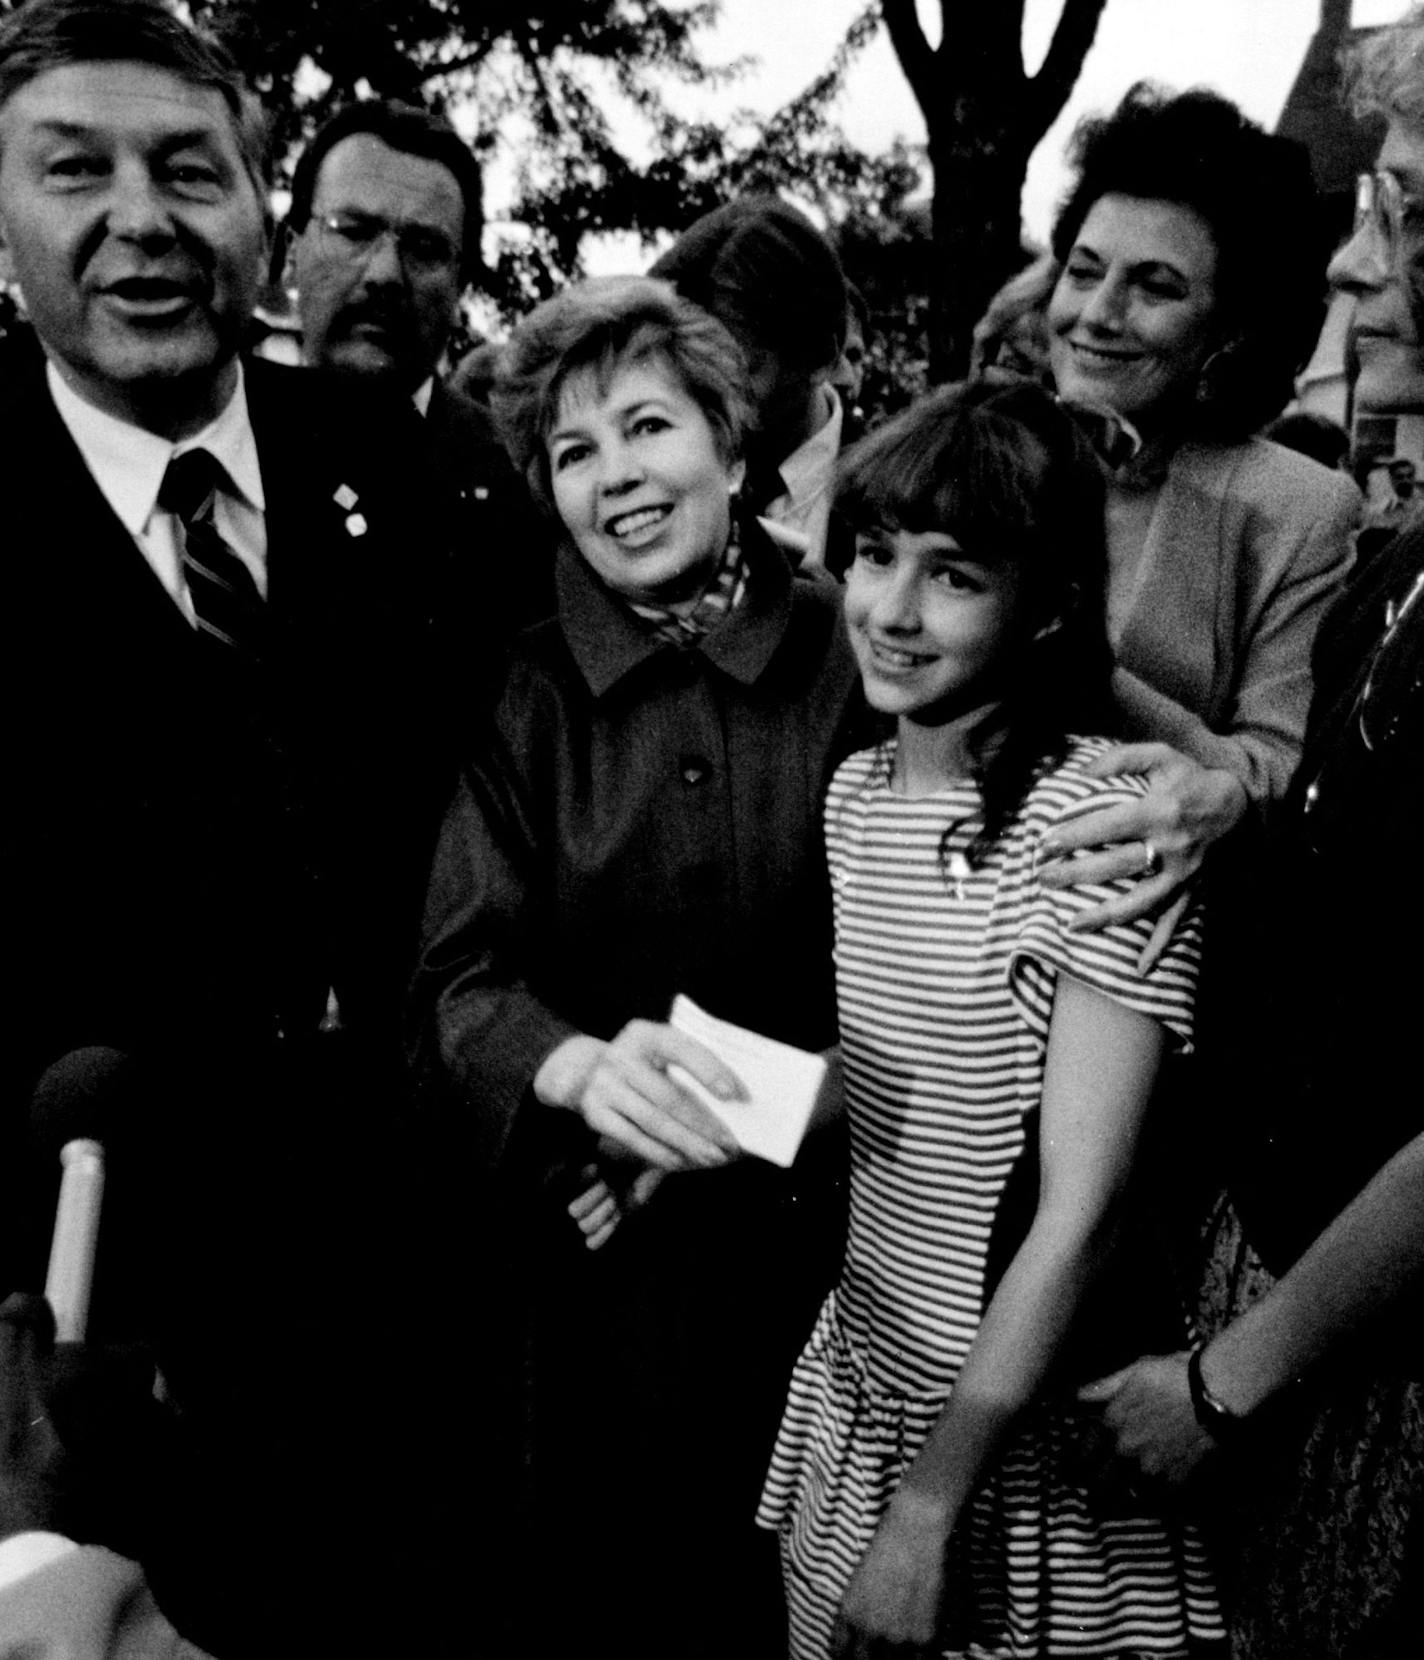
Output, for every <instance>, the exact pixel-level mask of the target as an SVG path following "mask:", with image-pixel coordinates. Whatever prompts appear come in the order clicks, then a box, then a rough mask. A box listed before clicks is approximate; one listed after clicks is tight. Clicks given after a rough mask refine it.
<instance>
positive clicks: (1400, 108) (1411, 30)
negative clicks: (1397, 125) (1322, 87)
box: [1341, 5, 1424, 128]
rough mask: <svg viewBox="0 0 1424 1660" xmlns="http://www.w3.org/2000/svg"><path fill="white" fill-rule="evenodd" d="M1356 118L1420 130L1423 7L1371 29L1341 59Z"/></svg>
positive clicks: (1423, 73) (1423, 85) (1422, 111)
mask: <svg viewBox="0 0 1424 1660" xmlns="http://www.w3.org/2000/svg"><path fill="white" fill-rule="evenodd" d="M1341 65H1342V67H1343V69H1344V73H1345V90H1346V93H1347V95H1348V97H1349V100H1350V108H1351V110H1352V111H1353V112H1354V113H1355V115H1357V116H1368V115H1383V116H1387V117H1395V118H1397V119H1399V120H1401V121H1407V122H1408V123H1409V125H1410V126H1413V127H1420V128H1424V5H1416V6H1415V7H1413V9H1412V10H1411V11H1409V12H1408V13H1407V14H1406V15H1405V16H1404V17H1402V18H1400V20H1399V21H1398V22H1397V23H1390V24H1386V25H1385V26H1384V27H1383V28H1380V29H1372V30H1371V31H1370V32H1369V34H1367V35H1365V36H1364V37H1363V39H1361V40H1359V41H1357V42H1356V43H1355V45H1353V46H1351V47H1349V48H1348V49H1347V50H1346V51H1345V52H1344V53H1343V54H1342V57H1341Z"/></svg>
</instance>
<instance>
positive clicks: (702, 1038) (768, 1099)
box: [668, 995, 826, 1166]
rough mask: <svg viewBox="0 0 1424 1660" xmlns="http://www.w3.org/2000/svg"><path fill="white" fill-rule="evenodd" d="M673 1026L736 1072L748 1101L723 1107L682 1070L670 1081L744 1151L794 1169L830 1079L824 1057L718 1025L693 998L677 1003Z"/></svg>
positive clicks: (672, 1074) (726, 1103) (671, 1017)
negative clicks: (819, 1096) (711, 1114)
mask: <svg viewBox="0 0 1424 1660" xmlns="http://www.w3.org/2000/svg"><path fill="white" fill-rule="evenodd" d="M668 1021H669V1024H670V1025H673V1026H676V1027H677V1029H678V1030H679V1031H680V1032H686V1033H687V1034H688V1036H689V1037H695V1038H696V1039H697V1041H698V1042H699V1043H701V1044H705V1045H706V1047H707V1048H708V1049H710V1050H711V1051H712V1053H713V1054H714V1055H715V1056H716V1057H717V1059H718V1060H719V1061H721V1062H722V1063H723V1064H724V1065H725V1066H727V1067H729V1068H730V1069H731V1070H732V1071H733V1072H735V1073H736V1075H737V1076H738V1077H739V1078H740V1079H741V1081H742V1083H743V1085H744V1086H745V1087H746V1091H747V1097H748V1098H747V1100H745V1101H721V1100H719V1099H718V1098H717V1097H716V1096H715V1095H713V1094H712V1092H711V1091H710V1090H707V1089H704V1088H703V1087H702V1085H701V1084H699V1083H698V1082H697V1080H696V1079H695V1078H693V1077H691V1076H690V1075H689V1074H688V1073H687V1072H686V1071H685V1070H684V1069H683V1068H682V1067H680V1066H676V1065H673V1066H670V1067H668V1077H669V1078H671V1079H672V1080H673V1082H674V1083H676V1084H677V1085H678V1086H679V1087H680V1088H682V1089H685V1090H686V1091H687V1093H688V1094H689V1095H695V1096H696V1097H697V1099H698V1100H699V1101H701V1102H702V1104H703V1105H704V1106H705V1107H706V1108H707V1109H708V1110H709V1111H710V1112H714V1113H716V1115H717V1117H718V1118H719V1119H720V1120H721V1121H722V1123H723V1124H725V1125H726V1126H727V1128H728V1129H729V1130H730V1131H731V1132H732V1134H733V1135H734V1136H735V1137H736V1138H737V1143H738V1145H739V1146H740V1147H741V1148H743V1150H744V1151H746V1152H748V1153H752V1154H754V1155H755V1156H756V1157H757V1158H761V1159H768V1160H770V1162H771V1163H772V1164H779V1165H782V1166H786V1165H789V1164H791V1163H792V1161H793V1160H794V1159H795V1157H796V1150H797V1148H798V1147H800V1145H801V1139H802V1137H803V1136H804V1135H805V1134H806V1126H807V1124H808V1123H809V1122H810V1118H811V1109H812V1108H813V1107H814V1106H815V1104H816V1096H817V1094H818V1093H819V1091H820V1088H821V1082H822V1080H823V1079H824V1078H825V1075H826V1063H825V1061H824V1060H823V1059H822V1058H821V1056H820V1055H817V1054H813V1053H812V1052H811V1051H810V1050H807V1049H796V1048H794V1047H793V1046H792V1045H791V1044H789V1043H778V1042H777V1041H776V1039H775V1038H769V1037H763V1036H762V1035H761V1033H760V1032H749V1031H748V1030H747V1029H746V1027H744V1026H733V1025H732V1024H731V1023H730V1022H729V1021H726V1020H718V1019H717V1018H716V1016H715V1015H710V1014H708V1013H707V1011H706V1010H705V1009H700V1008H698V1006H697V1004H696V1003H694V1002H693V1001H692V999H691V998H690V997H683V996H681V995H679V996H677V997H676V998H674V1000H673V1005H672V1013H671V1015H669V1017H668Z"/></svg>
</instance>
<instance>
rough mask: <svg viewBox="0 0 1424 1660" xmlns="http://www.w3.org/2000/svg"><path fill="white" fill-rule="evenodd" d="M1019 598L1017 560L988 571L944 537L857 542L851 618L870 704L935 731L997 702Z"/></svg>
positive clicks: (848, 608)
mask: <svg viewBox="0 0 1424 1660" xmlns="http://www.w3.org/2000/svg"><path fill="white" fill-rule="evenodd" d="M1018 596H1019V573H1018V568H1017V566H1016V565H1015V564H1014V563H1013V562H1012V561H1008V560H1005V561H1002V562H994V563H984V562H982V561H980V560H978V559H975V558H974V557H972V556H971V555H970V554H968V553H966V552H965V551H964V549H963V548H961V547H960V545H959V543H958V542H957V541H956V540H955V539H954V537H953V536H950V535H948V534H947V533H946V532H944V531H913V530H890V529H878V530H874V531H868V532H864V533H862V534H861V535H859V536H857V538H856V549H855V559H854V562H853V563H852V565H851V567H850V570H849V572H848V573H847V576H846V595H845V614H846V625H847V627H848V629H849V631H850V639H851V645H852V647H853V648H854V651H855V655H856V661H857V662H858V663H859V665H860V673H861V678H862V680H863V681H864V683H865V694H866V698H867V699H868V701H869V702H870V704H871V706H872V707H873V708H875V709H879V710H880V711H882V713H885V714H893V715H900V716H905V717H908V718H910V719H918V720H920V721H922V722H924V723H926V724H931V725H939V724H942V723H943V722H945V721H948V720H951V719H953V718H955V717H956V716H958V715H960V714H963V713H965V712H968V711H971V710H974V709H977V708H978V707H980V706H981V705H982V704H983V703H984V702H986V701H988V700H992V699H993V698H994V697H995V696H996V695H997V694H996V690H995V688H996V687H997V685H998V684H999V681H1000V676H1001V671H1002V669H1003V667H1004V666H1005V664H1006V662H1007V659H1008V656H1009V653H1010V650H1011V649H1012V647H1013V646H1014V645H1015V644H1016V642H1017V636H1018V632H1019V631H1018V629H1017V627H1016V624H1017V620H1018V610H1019V606H1018Z"/></svg>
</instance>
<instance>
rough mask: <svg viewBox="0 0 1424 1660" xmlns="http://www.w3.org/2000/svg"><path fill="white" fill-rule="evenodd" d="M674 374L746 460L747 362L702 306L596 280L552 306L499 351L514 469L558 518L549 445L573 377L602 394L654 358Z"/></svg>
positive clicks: (637, 281) (661, 288) (660, 285)
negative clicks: (626, 370) (586, 373)
mask: <svg viewBox="0 0 1424 1660" xmlns="http://www.w3.org/2000/svg"><path fill="white" fill-rule="evenodd" d="M650 358H651V359H652V360H653V361H655V362H661V363H663V364H665V365H666V366H667V368H668V369H669V370H670V371H671V373H672V374H674V375H675V376H676V377H677V379H678V381H679V382H680V383H681V385H682V387H683V389H684V390H685V391H686V392H687V394H688V396H689V397H691V398H692V399H693V400H694V402H696V403H697V404H698V405H699V407H700V408H701V410H702V412H703V414H704V415H706V417H707V420H708V423H709V424H710V425H711V428H712V432H713V435H714V437H715V439H716V443H717V450H718V453H719V454H720V455H721V457H722V459H723V461H725V462H727V463H728V464H730V463H731V462H733V461H735V460H736V459H737V458H738V457H739V456H740V455H741V453H742V445H743V440H744V438H745V434H746V429H747V423H748V420H749V417H750V403H749V399H748V393H747V370H746V360H745V359H744V357H743V356H742V351H741V348H740V347H739V346H738V345H737V343H736V341H735V340H734V339H733V338H732V336H731V335H730V334H729V333H728V332H727V330H726V329H725V328H724V327H723V326H722V324H721V323H719V322H718V321H717V320H716V318H715V317H711V316H709V315H708V313H707V312H705V311H703V310H702V309H701V307H699V306H695V305H693V304H692V302H691V301H690V300H684V299H682V298H681V297H680V296H679V295H678V293H677V292H676V290H675V289H674V288H673V287H672V285H671V284H670V283H666V282H659V281H658V280H657V279H656V278H654V277H593V278H590V279H589V280H588V281H587V282H581V283H576V284H575V285H574V286H573V287H572V288H566V289H565V290H564V291H563V293H562V294H556V295H555V296H554V297H553V299H551V300H545V301H544V303H543V304H542V305H540V306H536V307H535V309H534V310H533V311H531V312H530V313H529V315H528V316H527V317H526V318H525V319H524V320H523V321H522V322H521V323H520V324H519V326H518V327H517V328H516V329H515V331H514V333H513V335H512V336H511V337H510V340H509V343H508V344H507V345H506V346H505V348H504V350H503V351H502V352H501V353H500V358H499V364H498V367H497V369H496V372H495V382H494V388H493V391H492V394H491V400H490V401H491V406H492V408H493V410H494V417H495V420H496V422H497V423H498V426H499V431H500V436H501V438H502V439H503V440H504V445H505V448H506V449H507V450H508V451H509V454H510V458H511V460H512V461H513V462H514V465H515V466H516V467H517V468H518V469H519V470H520V472H521V473H523V474H524V476H525V478H526V479H527V480H528V483H529V488H530V491H531V492H532V493H533V495H534V498H535V500H536V501H538V503H539V504H540V506H541V507H543V508H544V510H545V511H546V512H547V513H550V514H554V515H555V516H557V515H556V514H555V508H554V498H553V486H552V484H551V482H550V476H549V455H548V450H547V447H546V442H545V441H546V440H547V438H548V436H549V434H550V432H552V431H553V428H554V422H555V421H556V420H557V418H558V413H559V399H560V396H561V395H562V392H563V389H564V384H565V382H566V381H567V380H568V378H569V376H570V375H571V374H573V373H575V372H577V371H579V370H585V369H586V370H591V371H592V372H593V374H594V376H595V379H596V380H597V383H598V386H599V388H600V390H602V389H604V388H606V387H607V385H608V382H609V381H610V380H611V379H612V377H613V374H614V373H615V371H616V370H618V369H619V368H621V367H623V366H624V365H625V364H628V363H635V362H639V361H643V360H646V359H650Z"/></svg>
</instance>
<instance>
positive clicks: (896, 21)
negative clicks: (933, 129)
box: [881, 0, 977, 122]
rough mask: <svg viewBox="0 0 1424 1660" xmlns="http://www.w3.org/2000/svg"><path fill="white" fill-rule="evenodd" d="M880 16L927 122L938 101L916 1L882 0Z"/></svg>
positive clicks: (932, 57) (930, 53)
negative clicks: (883, 20) (917, 14)
mask: <svg viewBox="0 0 1424 1660" xmlns="http://www.w3.org/2000/svg"><path fill="white" fill-rule="evenodd" d="M975 3H977V0H975ZM881 15H882V16H883V17H884V19H885V28H886V31H887V32H888V34H889V36H890V44H891V45H892V46H893V47H894V48H895V56H896V57H897V58H898V59H899V60H900V68H901V69H902V70H903V71H904V75H905V79H906V80H907V81H908V82H909V83H910V91H911V92H913V93H914V95H915V102H916V103H917V104H918V105H919V106H920V109H921V111H922V112H923V114H924V117H925V120H926V122H928V121H929V118H930V111H931V110H932V109H933V108H934V107H935V104H936V102H937V97H936V93H937V88H936V85H935V55H934V52H933V51H932V50H931V47H930V43H929V42H928V41H927V40H926V39H925V32H924V30H923V29H922V28H921V27H920V20H919V18H918V17H917V16H916V15H915V0H883V4H882V6H881Z"/></svg>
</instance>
